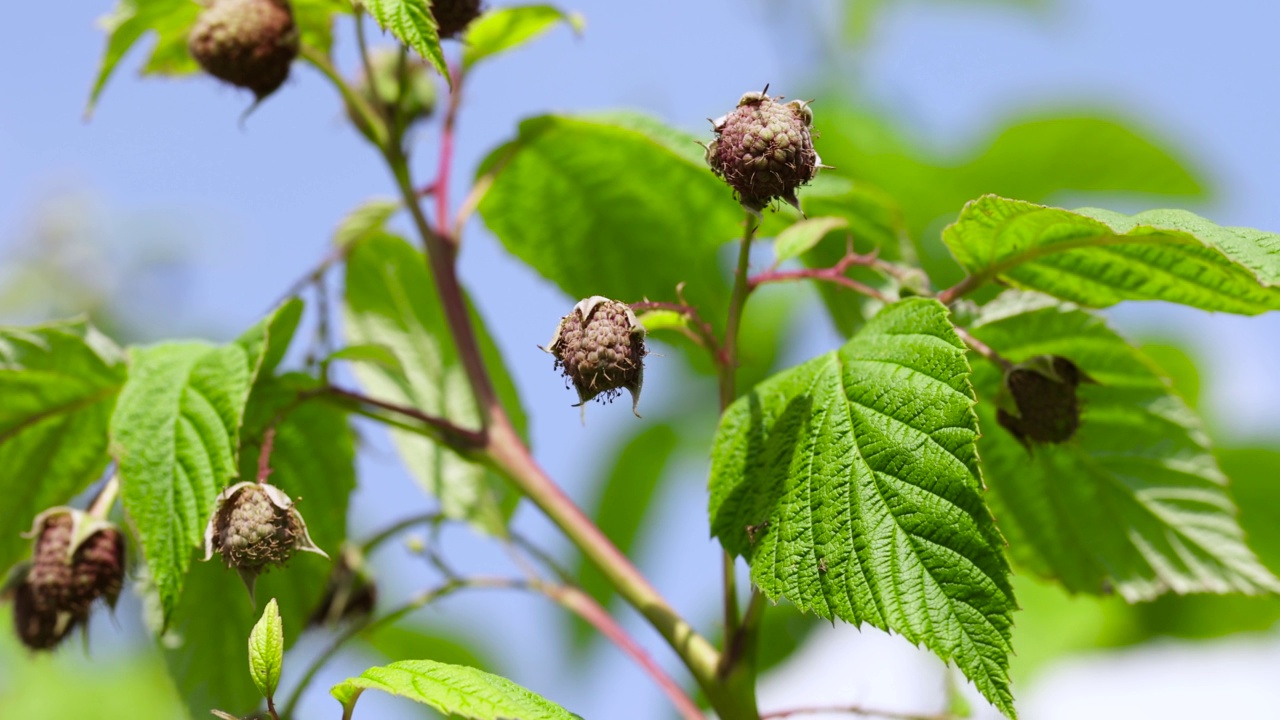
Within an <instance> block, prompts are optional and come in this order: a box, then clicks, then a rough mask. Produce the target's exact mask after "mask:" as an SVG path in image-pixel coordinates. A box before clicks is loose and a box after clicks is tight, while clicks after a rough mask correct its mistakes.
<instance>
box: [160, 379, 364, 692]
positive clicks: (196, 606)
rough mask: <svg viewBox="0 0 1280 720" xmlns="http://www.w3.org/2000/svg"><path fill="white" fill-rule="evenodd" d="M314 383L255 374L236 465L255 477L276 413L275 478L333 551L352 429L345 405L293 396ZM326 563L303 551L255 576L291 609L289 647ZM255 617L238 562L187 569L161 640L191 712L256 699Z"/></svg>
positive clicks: (320, 590)
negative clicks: (248, 668) (250, 666)
mask: <svg viewBox="0 0 1280 720" xmlns="http://www.w3.org/2000/svg"><path fill="white" fill-rule="evenodd" d="M316 384H317V383H316V380H314V379H312V378H309V377H307V376H304V375H301V374H295V373H291V374H288V375H283V376H280V377H276V378H267V377H265V376H264V377H262V378H260V379H259V380H258V382H257V384H256V385H255V386H254V389H253V393H252V395H251V396H250V399H249V405H248V408H247V410H246V412H245V424H244V430H243V432H242V433H241V435H242V439H243V442H242V445H241V451H240V474H241V476H242V477H253V473H254V472H255V467H256V465H257V461H258V456H259V451H260V449H261V442H262V436H263V433H264V432H265V430H266V428H267V427H268V426H269V425H270V424H271V423H272V422H276V418H277V417H279V418H280V420H279V421H278V422H276V426H275V427H276V435H275V443H274V447H273V450H272V453H271V462H270V466H271V478H270V480H271V483H272V484H274V485H276V486H277V487H279V488H280V489H282V490H284V491H285V492H286V493H288V494H289V495H290V496H291V497H293V498H294V499H295V500H297V501H298V503H299V504H298V508H299V510H300V511H301V512H302V514H303V516H304V518H305V519H306V522H307V529H308V530H309V531H310V533H311V537H312V539H313V540H315V542H316V544H317V545H319V546H320V547H321V548H322V549H324V550H325V551H326V552H328V553H329V554H330V555H331V556H333V557H337V551H338V549H339V547H340V546H341V544H342V542H343V540H344V539H345V538H346V536H347V523H346V516H347V502H348V498H349V496H350V494H351V491H352V489H354V488H355V484H356V476H355V438H354V436H353V434H352V432H351V428H350V427H349V426H348V423H347V417H346V414H345V413H344V412H343V411H342V410H341V409H339V408H337V407H335V406H332V405H329V404H325V403H324V402H323V401H322V400H321V399H320V398H319V397H310V398H309V399H307V400H306V401H305V402H301V403H299V399H300V397H301V396H302V395H303V393H306V392H308V391H309V390H312V389H314V388H315V387H316ZM286 410H287V412H282V411H286ZM330 570H331V563H330V562H329V561H327V560H325V559H324V558H322V557H319V556H318V555H314V554H312V553H299V554H298V555H297V556H295V557H294V558H293V559H292V560H291V561H290V562H289V565H288V567H286V568H284V569H281V570H273V571H271V572H268V573H266V574H265V575H262V576H260V577H259V578H258V580H257V583H256V594H257V597H259V598H275V599H276V601H277V603H278V604H279V607H280V613H281V615H282V616H283V617H286V618H290V622H287V623H285V624H284V640H285V648H286V649H287V648H289V647H290V646H291V645H292V644H293V642H294V641H295V640H296V639H297V637H298V635H299V634H300V633H301V632H302V630H303V623H302V620H303V619H304V618H308V617H311V614H312V612H313V611H314V610H315V608H316V606H317V605H318V604H319V602H320V599H321V597H322V596H323V594H324V590H325V583H326V581H327V579H328V576H329V572H330ZM257 617H258V613H257V612H256V611H255V606H254V604H253V602H252V601H251V600H250V598H249V596H248V594H247V593H246V592H245V589H244V586H243V585H242V584H241V583H240V580H239V578H238V577H237V576H236V573H235V571H233V570H231V569H229V568H225V567H223V566H222V563H221V562H219V561H218V559H217V558H216V557H215V558H214V559H213V560H211V561H209V562H207V563H196V566H195V567H193V568H192V569H191V573H190V575H189V577H188V580H187V588H186V590H185V592H184V593H183V595H182V601H181V603H180V604H179V606H178V610H177V612H176V613H175V614H174V618H173V622H172V623H171V626H172V629H173V632H171V633H169V634H168V635H167V636H166V637H165V640H164V645H165V648H166V649H165V659H166V661H167V662H168V665H169V672H170V674H171V675H172V676H173V679H174V682H175V684H176V685H177V687H178V689H179V690H180V691H181V693H182V697H183V699H184V700H185V701H186V703H187V706H188V708H189V709H190V712H191V714H192V717H204V716H205V715H206V714H207V713H208V711H209V709H210V708H221V709H223V710H226V711H228V712H234V713H238V714H240V715H241V716H243V715H244V714H246V713H248V712H249V711H251V710H252V709H253V708H254V706H255V705H256V704H257V703H258V701H259V693H258V691H257V689H256V688H255V686H254V684H253V683H252V682H251V680H250V677H249V675H248V673H245V672H243V671H242V670H241V668H243V666H244V649H245V648H244V637H245V635H244V634H245V631H246V630H247V629H248V628H250V627H251V626H252V625H253V623H254V621H255V620H256V619H257ZM210 668H217V669H218V671H217V672H210Z"/></svg>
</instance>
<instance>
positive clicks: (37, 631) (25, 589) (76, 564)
mask: <svg viewBox="0 0 1280 720" xmlns="http://www.w3.org/2000/svg"><path fill="white" fill-rule="evenodd" d="M30 534H31V535H32V536H34V537H35V544H34V547H33V549H32V559H31V562H30V564H29V565H27V566H26V567H25V568H24V569H23V570H21V571H20V573H19V575H18V576H17V578H16V580H17V582H16V586H15V588H14V589H13V596H14V628H15V630H17V633H18V637H19V638H20V639H21V640H22V642H23V643H25V644H26V645H27V646H28V647H30V648H32V649H36V650H47V649H52V648H54V647H56V646H57V645H58V644H59V643H60V642H61V641H62V639H63V638H64V637H66V636H67V634H68V633H70V632H71V630H73V629H74V628H75V627H76V626H78V625H81V624H83V623H84V622H86V621H87V620H88V618H89V611H90V609H91V608H92V606H93V603H94V602H95V601H96V600H98V599H99V598H104V599H106V600H107V602H108V603H109V604H111V605H114V604H115V601H116V598H117V597H119V595H120V588H121V586H122V585H123V583H124V565H125V562H124V537H123V536H122V535H121V534H120V531H119V530H118V529H117V528H116V527H115V526H114V525H111V524H110V523H107V522H103V521H101V520H96V519H94V518H91V517H89V516H88V515H86V514H85V513H83V512H81V511H79V510H74V509H72V508H63V507H59V508H52V509H50V510H46V511H45V512H43V513H41V514H40V515H39V516H38V517H37V518H36V520H35V525H34V527H33V528H32V531H31V533H30Z"/></svg>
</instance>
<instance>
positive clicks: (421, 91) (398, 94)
mask: <svg viewBox="0 0 1280 720" xmlns="http://www.w3.org/2000/svg"><path fill="white" fill-rule="evenodd" d="M402 57H403V56H402V55H401V54H400V52H399V51H397V50H392V49H390V48H379V49H377V50H374V51H373V53H371V55H370V57H369V65H370V67H371V68H372V70H373V73H372V76H373V77H372V81H371V80H370V78H369V75H368V74H367V73H361V75H360V78H359V80H357V81H356V88H355V89H356V92H357V93H359V94H360V95H361V96H362V97H364V98H365V99H366V100H368V101H369V105H370V106H371V107H372V108H373V109H374V111H375V112H377V113H378V114H379V115H381V116H382V117H384V118H386V119H387V120H394V121H395V123H396V124H397V125H399V127H401V128H408V127H409V126H411V125H413V124H414V123H416V122H418V121H420V120H425V119H427V118H429V117H431V113H432V112H433V111H434V110H435V107H436V84H435V81H434V80H433V79H432V75H431V72H430V71H429V70H428V66H427V64H426V63H424V62H422V61H421V60H415V59H412V58H408V57H403V64H402V63H401V60H402ZM402 77H403V79H404V81H405V82H404V83H403V85H402V84H401V82H400V80H401V78H402ZM402 88H403V89H402ZM347 117H349V118H350V119H351V122H352V123H354V124H355V126H356V128H357V129H359V130H360V132H362V133H364V134H365V135H368V134H369V128H368V127H366V126H365V122H364V118H362V117H361V116H360V113H358V112H356V111H355V110H354V109H353V108H352V107H351V105H350V104H348V105H347Z"/></svg>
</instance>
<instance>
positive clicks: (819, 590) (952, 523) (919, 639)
mask: <svg viewBox="0 0 1280 720" xmlns="http://www.w3.org/2000/svg"><path fill="white" fill-rule="evenodd" d="M973 404H974V400H973V391H972V389H971V388H970V385H969V364H968V362H967V361H966V360H965V350H964V345H963V343H961V341H960V339H959V337H958V336H957V335H956V333H955V330H954V328H952V326H951V323H950V321H949V320H948V318H947V311H946V309H945V308H944V307H943V306H942V305H940V304H939V303H937V302H936V301H933V300H926V299H922V298H913V299H909V300H904V301H902V302H898V303H895V304H893V305H891V306H889V307H887V308H886V309H885V310H883V311H882V312H881V313H880V314H879V315H877V316H876V317H875V318H874V319H873V320H871V321H870V322H869V323H868V324H867V325H866V326H865V327H864V328H863V329H862V330H861V331H860V332H858V333H857V334H856V335H855V336H854V337H853V338H852V339H851V340H850V341H849V343H848V344H846V345H845V346H844V347H842V348H840V349H839V350H838V351H833V352H830V353H827V354H825V355H822V356H820V357H818V358H815V359H813V360H811V361H809V362H807V363H805V364H803V365H801V366H799V367H796V368H793V369H791V370H787V371H785V372H783V373H780V374H778V375H775V376H774V377H772V378H771V379H769V380H766V381H765V382H763V383H761V384H760V385H759V386H757V387H756V388H755V389H754V390H753V391H752V392H751V393H749V394H748V395H746V396H744V397H742V398H740V399H739V400H738V401H737V402H735V403H734V404H733V405H732V406H730V407H729V409H728V410H727V411H726V412H725V415H724V418H723V419H722V420H721V424H720V428H719V431H718V432H717V436H716V442H715V446H714V449H713V453H712V467H711V488H710V489H711V502H710V511H711V527H712V531H713V533H714V534H715V535H716V536H717V537H719V538H720V541H721V543H723V545H724V546H725V548H726V549H727V550H728V551H729V552H731V553H733V554H735V555H741V556H742V557H744V558H746V559H747V561H748V562H749V563H750V565H751V577H752V580H753V581H754V582H755V583H756V585H757V586H758V587H759V588H760V589H761V591H763V592H764V593H765V594H766V595H767V596H768V597H770V598H775V599H776V598H780V597H781V598H786V599H787V600H790V601H791V602H792V603H793V604H795V605H796V607H798V608H799V609H801V610H804V611H809V610H812V611H813V612H815V613H817V614H818V615H820V616H822V617H825V618H831V617H838V618H840V619H842V620H845V621H847V622H851V623H868V624H870V625H873V626H875V627H878V628H881V629H884V630H890V631H893V632H897V633H899V634H901V635H902V636H903V637H905V638H906V639H908V640H910V641H911V642H913V643H915V644H918V645H924V646H925V647H927V648H929V649H930V650H932V651H933V652H935V653H937V654H938V655H939V656H940V657H941V658H943V659H944V660H948V661H951V662H954V663H955V664H956V665H957V666H958V667H959V668H960V669H961V670H962V671H963V672H964V673H965V675H967V676H968V677H969V679H970V680H972V681H973V682H974V684H975V685H976V686H977V688H978V690H979V691H980V692H981V693H982V694H983V695H984V696H985V697H986V698H987V699H988V700H990V701H991V703H992V704H994V705H995V706H996V707H997V708H999V709H1000V710H1001V711H1003V712H1004V713H1005V714H1007V715H1008V716H1010V717H1013V715H1014V710H1013V699H1012V696H1011V695H1010V692H1009V682H1008V667H1009V657H1008V656H1009V653H1010V639H1009V638H1010V628H1011V625H1012V614H1013V609H1014V600H1013V592H1012V589H1011V588H1010V584H1009V578H1008V572H1009V569H1008V565H1007V563H1006V561H1005V558H1004V555H1003V553H1002V545H1003V543H1002V540H1001V538H1000V535H999V533H998V532H997V531H996V528H995V524H994V523H993V522H992V519H991V514H990V512H989V511H988V510H987V507H986V505H985V504H984V502H983V497H982V483H981V480H980V479H979V472H978V454H977V451H976V448H975V440H976V439H977V435H978V422H977V417H976V416H975V415H974V411H973Z"/></svg>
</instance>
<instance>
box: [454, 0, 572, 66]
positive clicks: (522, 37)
mask: <svg viewBox="0 0 1280 720" xmlns="http://www.w3.org/2000/svg"><path fill="white" fill-rule="evenodd" d="M561 22H563V23H565V24H567V25H568V26H569V27H570V28H572V29H573V31H574V32H575V33H577V34H579V35H581V34H582V31H583V29H584V28H585V27H586V20H584V19H583V17H582V16H581V15H579V14H577V13H566V12H564V11H563V10H561V9H559V8H557V7H555V6H554V5H518V6H516V7H504V8H496V9H494V10H490V11H488V12H486V13H484V14H483V15H481V16H480V17H479V18H477V19H476V20H475V21H474V22H472V23H471V24H470V25H468V26H467V31H466V37H465V38H464V39H463V41H462V48H463V50H462V66H463V67H464V68H469V67H471V66H472V65H475V64H476V63H478V62H480V61H481V60H484V59H486V58H491V57H493V56H495V55H499V54H501V53H504V52H507V51H508V50H513V49H515V48H517V47H520V46H521V45H524V44H525V43H527V42H530V41H531V40H535V39H537V38H538V37H540V36H541V35H543V34H545V33H546V32H547V31H548V30H550V29H551V28H552V27H554V26H555V25H556V24H558V23H561Z"/></svg>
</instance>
